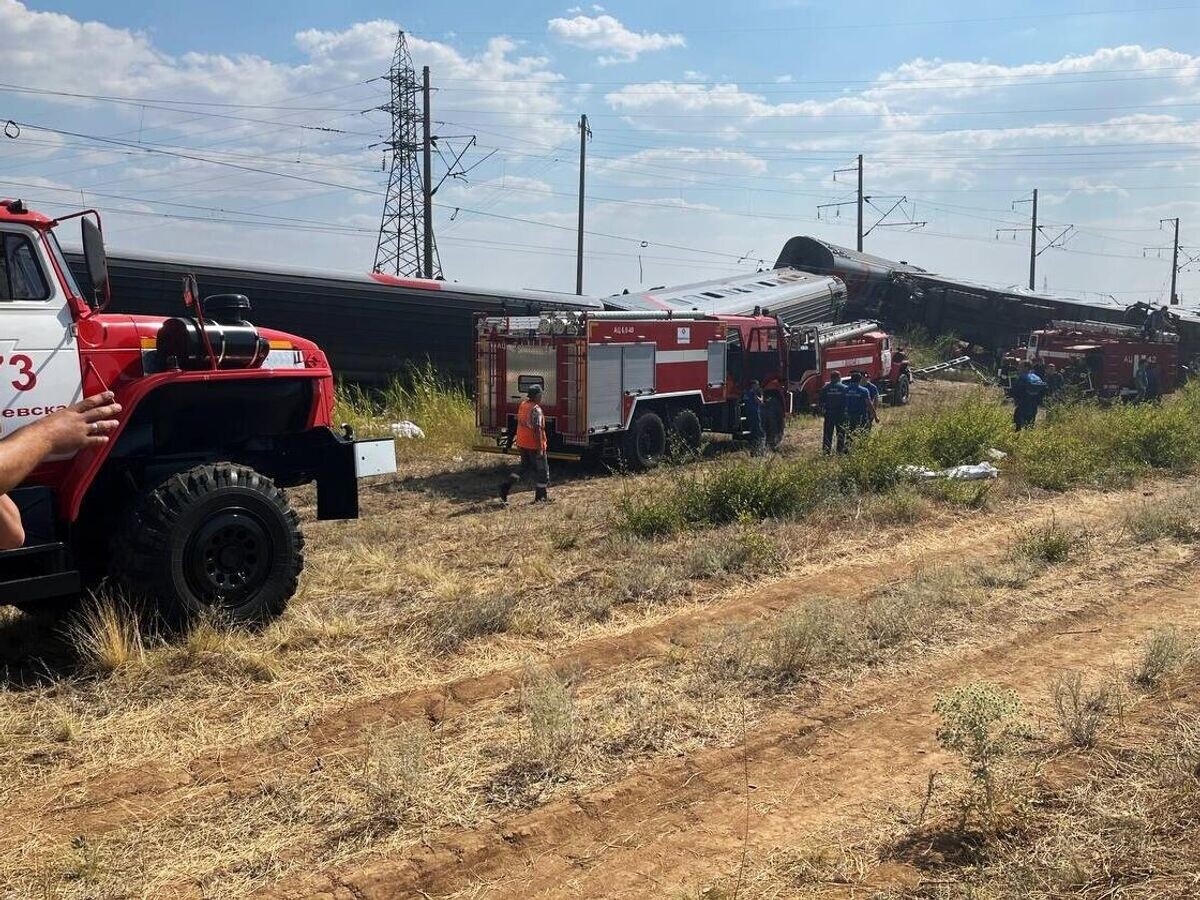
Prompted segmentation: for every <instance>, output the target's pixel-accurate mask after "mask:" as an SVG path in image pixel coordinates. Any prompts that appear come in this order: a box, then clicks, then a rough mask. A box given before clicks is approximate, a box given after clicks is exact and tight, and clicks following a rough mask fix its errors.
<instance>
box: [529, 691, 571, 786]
mask: <svg viewBox="0 0 1200 900" xmlns="http://www.w3.org/2000/svg"><path fill="white" fill-rule="evenodd" d="M521 715H522V718H523V719H524V721H525V724H526V725H527V726H528V730H527V732H526V733H525V736H524V738H525V740H524V748H523V749H524V756H525V758H526V759H527V760H528V761H529V762H532V763H535V764H537V765H539V766H541V767H542V768H544V769H546V770H553V769H557V768H559V767H560V766H561V765H562V763H563V762H564V760H565V759H566V757H567V755H568V754H569V753H570V752H571V750H572V749H573V748H574V747H575V743H576V739H577V717H576V713H575V697H574V694H573V692H572V690H571V687H570V686H569V685H568V684H567V683H566V682H565V681H563V680H562V679H561V678H559V676H558V675H557V674H556V673H555V672H554V671H552V670H549V669H534V668H529V669H527V670H526V672H525V678H524V680H523V681H522V683H521Z"/></svg>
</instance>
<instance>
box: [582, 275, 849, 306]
mask: <svg viewBox="0 0 1200 900" xmlns="http://www.w3.org/2000/svg"><path fill="white" fill-rule="evenodd" d="M836 286H837V280H836V279H835V278H833V277H831V276H828V275H814V274H812V273H810V272H801V271H800V270H799V269H770V270H768V271H765V272H748V273H742V274H738V275H730V276H726V277H724V278H714V279H711V280H708V281H696V282H692V283H690V284H684V285H679V286H677V287H657V288H651V289H650V290H648V291H641V292H639V293H636V294H615V295H613V296H611V297H605V298H604V303H605V304H606V305H607V306H609V307H613V308H617V309H624V310H648V311H654V310H664V309H675V310H680V309H683V310H693V309H694V310H698V311H700V312H706V313H720V312H722V310H724V309H728V308H730V307H731V306H733V307H738V308H741V307H744V306H745V305H746V304H751V305H753V306H761V307H762V308H763V309H770V308H772V307H773V306H775V305H777V304H778V303H780V302H783V301H786V300H792V299H795V298H796V296H797V294H802V295H803V294H811V295H812V296H817V295H820V294H822V293H824V294H825V295H828V292H829V291H830V290H832V289H833V288H834V287H836Z"/></svg>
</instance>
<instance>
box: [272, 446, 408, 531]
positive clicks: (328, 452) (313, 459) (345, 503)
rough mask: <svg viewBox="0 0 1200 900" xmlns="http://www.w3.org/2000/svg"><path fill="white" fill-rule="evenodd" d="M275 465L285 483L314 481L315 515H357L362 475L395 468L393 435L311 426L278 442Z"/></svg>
mask: <svg viewBox="0 0 1200 900" xmlns="http://www.w3.org/2000/svg"><path fill="white" fill-rule="evenodd" d="M276 451H277V452H278V451H282V454H281V457H282V458H280V459H278V463H277V466H278V469H279V470H282V471H280V472H279V474H283V472H287V473H289V476H290V477H289V476H285V479H284V483H292V484H303V483H304V482H311V481H316V483H317V518H318V519H357V518H358V486H359V482H360V481H361V480H362V479H363V478H370V477H372V476H375V475H389V474H392V473H393V472H395V471H396V442H395V440H393V439H392V438H381V439H372V440H362V441H360V440H355V439H354V437H353V436H352V435H349V434H347V435H345V436H343V435H340V434H337V433H336V432H334V431H333V430H332V429H329V428H314V429H312V430H310V431H306V432H303V433H302V434H298V435H295V436H293V437H292V438H291V439H290V440H287V441H283V442H280V443H279V444H277V446H276Z"/></svg>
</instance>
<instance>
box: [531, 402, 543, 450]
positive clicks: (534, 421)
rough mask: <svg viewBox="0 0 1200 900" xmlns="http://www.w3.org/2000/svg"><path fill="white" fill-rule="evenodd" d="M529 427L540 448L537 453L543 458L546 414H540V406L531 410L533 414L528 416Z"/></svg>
mask: <svg viewBox="0 0 1200 900" xmlns="http://www.w3.org/2000/svg"><path fill="white" fill-rule="evenodd" d="M529 426H530V427H531V428H532V429H533V436H534V437H535V438H536V439H537V443H538V446H539V447H541V448H542V449H541V450H539V451H538V452H539V453H541V454H542V455H543V456H544V455H545V453H546V450H545V446H546V414H545V413H544V412H542V408H541V407H540V406H535V407H534V408H533V412H532V413H531V414H530V416H529Z"/></svg>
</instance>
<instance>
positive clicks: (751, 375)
mask: <svg viewBox="0 0 1200 900" xmlns="http://www.w3.org/2000/svg"><path fill="white" fill-rule="evenodd" d="M788 340H789V339H788V333H787V331H786V329H785V327H784V326H783V325H782V324H781V323H780V322H779V320H778V319H776V318H774V317H772V316H765V315H758V316H754V315H750V316H716V315H708V314H705V313H702V312H673V311H663V312H642V311H633V312H553V313H543V314H541V315H540V316H527V317H505V316H480V318H479V319H478V322H477V329H476V367H477V384H476V404H477V408H476V414H477V415H476V419H477V424H478V426H479V429H480V433H481V434H482V435H483V437H484V438H485V439H489V440H490V441H491V442H492V445H491V446H488V445H485V446H484V447H481V448H480V449H492V450H495V449H496V448H497V447H502V446H503V444H504V443H505V439H506V436H507V435H508V434H509V433H510V432H511V430H512V429H513V426H514V422H515V417H516V412H517V407H518V406H519V404H520V402H521V400H522V399H523V398H524V396H525V392H526V391H528V390H529V388H530V387H532V386H533V385H534V384H537V385H540V386H541V388H542V401H541V405H542V408H543V410H544V411H545V413H546V418H547V431H548V439H549V449H550V451H551V452H554V453H561V454H569V455H571V456H574V457H578V456H582V455H584V454H600V455H610V456H617V457H619V458H620V459H622V460H623V461H624V463H625V464H626V465H628V466H629V467H630V468H635V469H648V468H652V467H653V466H655V465H657V464H658V462H659V461H660V460H661V459H662V457H663V456H664V455H665V454H666V452H667V450H668V447H669V446H670V444H671V442H672V441H674V442H677V443H678V444H679V445H681V446H683V447H687V448H696V447H698V446H699V445H700V440H701V436H702V434H703V432H706V431H707V432H715V433H723V434H729V435H733V436H738V437H740V436H744V435H745V434H746V432H747V429H746V424H745V418H744V415H743V410H742V402H741V401H742V395H743V393H744V392H745V391H746V389H747V388H748V387H749V384H750V382H751V381H754V380H757V381H758V382H759V384H760V385H761V386H762V389H763V395H764V407H763V424H764V428H765V431H766V436H767V442H768V444H769V445H771V446H776V445H778V443H779V441H780V440H782V438H783V428H784V417H785V415H786V414H787V413H788V412H790V411H791V401H790V397H791V395H790V393H789V392H788V390H787V362H788V346H789V344H788Z"/></svg>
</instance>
